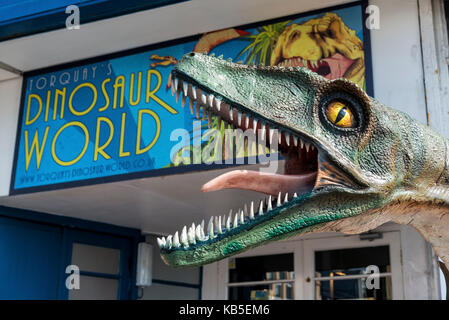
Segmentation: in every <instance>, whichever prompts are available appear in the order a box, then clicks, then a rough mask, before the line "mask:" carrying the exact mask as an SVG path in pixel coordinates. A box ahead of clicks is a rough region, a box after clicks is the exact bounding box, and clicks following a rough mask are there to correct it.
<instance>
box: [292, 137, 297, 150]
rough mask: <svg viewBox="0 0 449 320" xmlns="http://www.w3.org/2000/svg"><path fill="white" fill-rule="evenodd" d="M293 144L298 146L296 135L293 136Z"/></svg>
mask: <svg viewBox="0 0 449 320" xmlns="http://www.w3.org/2000/svg"><path fill="white" fill-rule="evenodd" d="M293 144H294V145H295V147H297V146H298V137H297V136H293Z"/></svg>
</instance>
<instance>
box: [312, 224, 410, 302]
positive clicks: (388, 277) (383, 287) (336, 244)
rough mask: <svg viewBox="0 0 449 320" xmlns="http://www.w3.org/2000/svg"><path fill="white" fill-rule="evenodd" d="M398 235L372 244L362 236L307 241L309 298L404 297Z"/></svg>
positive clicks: (390, 234)
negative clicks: (361, 237)
mask: <svg viewBox="0 0 449 320" xmlns="http://www.w3.org/2000/svg"><path fill="white" fill-rule="evenodd" d="M400 260H401V259H400V239H399V233H398V232H386V233H383V234H382V238H380V239H375V240H371V241H363V240H360V237H359V236H349V237H335V238H332V239H313V240H305V241H304V262H305V263H304V265H305V274H304V277H305V282H304V290H305V291H304V295H305V298H307V299H315V300H339V299H364V300H392V299H401V298H402V295H403V294H402V277H401V265H400V263H401V262H400Z"/></svg>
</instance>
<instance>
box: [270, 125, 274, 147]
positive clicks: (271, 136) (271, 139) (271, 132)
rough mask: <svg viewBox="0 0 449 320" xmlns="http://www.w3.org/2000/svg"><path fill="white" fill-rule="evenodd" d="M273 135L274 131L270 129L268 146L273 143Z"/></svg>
mask: <svg viewBox="0 0 449 320" xmlns="http://www.w3.org/2000/svg"><path fill="white" fill-rule="evenodd" d="M273 134H274V129H271V128H270V144H272V143H273Z"/></svg>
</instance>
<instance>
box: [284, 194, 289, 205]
mask: <svg viewBox="0 0 449 320" xmlns="http://www.w3.org/2000/svg"><path fill="white" fill-rule="evenodd" d="M286 202H288V192H287V193H286V194H285V198H284V203H286Z"/></svg>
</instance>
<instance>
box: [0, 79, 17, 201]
mask: <svg viewBox="0 0 449 320" xmlns="http://www.w3.org/2000/svg"><path fill="white" fill-rule="evenodd" d="M21 88H22V78H21V77H17V78H15V79H11V80H4V81H0V150H1V156H0V196H4V195H7V194H9V183H10V180H11V172H12V163H13V157H14V147H15V141H16V130H17V119H18V116H19V104H20V92H21Z"/></svg>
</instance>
